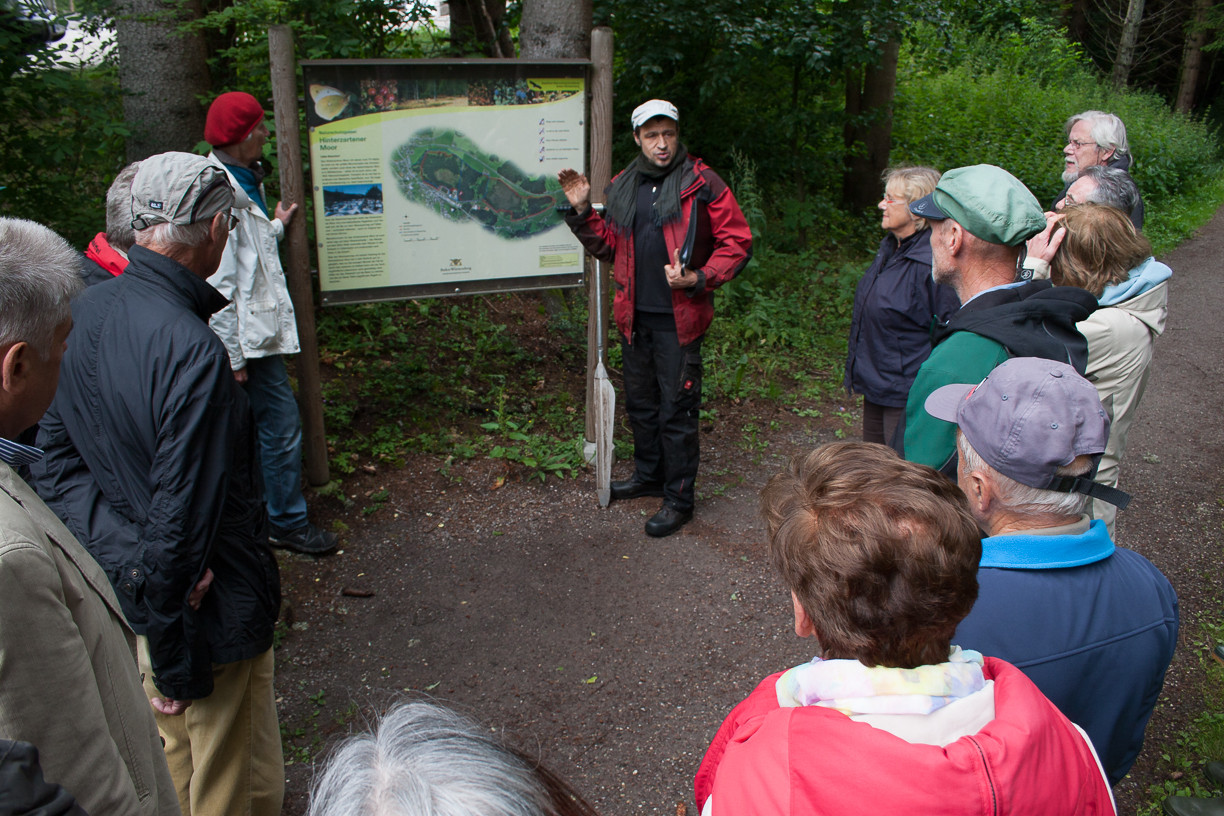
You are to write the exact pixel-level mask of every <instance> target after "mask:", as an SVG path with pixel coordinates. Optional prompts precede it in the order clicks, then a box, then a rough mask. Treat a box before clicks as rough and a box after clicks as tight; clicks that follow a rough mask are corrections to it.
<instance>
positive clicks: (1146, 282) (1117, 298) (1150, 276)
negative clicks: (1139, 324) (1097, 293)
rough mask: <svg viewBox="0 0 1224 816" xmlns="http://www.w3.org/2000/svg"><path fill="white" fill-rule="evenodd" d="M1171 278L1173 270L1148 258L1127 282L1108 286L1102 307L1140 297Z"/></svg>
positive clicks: (1102, 296)
mask: <svg viewBox="0 0 1224 816" xmlns="http://www.w3.org/2000/svg"><path fill="white" fill-rule="evenodd" d="M1171 277H1173V270H1172V269H1170V268H1169V267H1168V266H1166V265H1165V264H1162V263H1161V262H1160V261H1158V260H1156V259H1155V258H1148V259H1147V260H1146V261H1144V262H1143V263H1141V264H1139V265H1138V266H1136V267H1135V268H1134V269H1132V270H1131V271H1130V277H1128V278H1127V279H1126V280H1124V281H1122V282H1121V283H1111V284H1110V285H1109V286H1106V287H1105V291H1104V292H1102V293H1101V297H1100V298H1099V300H1100V302H1101V305H1102V306H1113V305H1114V304H1117V303H1121V302H1122V301H1124V300H1130V299H1131V298H1135V297H1139V296H1140V295H1142V294H1143V293H1144V292H1147V291H1149V290H1151V289H1155V288H1156V287H1157V286H1159V285H1160V284H1162V283H1164V282H1165V281H1167V280H1168V279H1169V278H1171Z"/></svg>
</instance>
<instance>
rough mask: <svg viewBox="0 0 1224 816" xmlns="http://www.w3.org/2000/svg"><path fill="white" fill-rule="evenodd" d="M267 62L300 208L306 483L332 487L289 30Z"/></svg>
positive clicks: (283, 178)
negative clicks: (324, 421)
mask: <svg viewBox="0 0 1224 816" xmlns="http://www.w3.org/2000/svg"><path fill="white" fill-rule="evenodd" d="M268 60H269V62H270V67H271V72H272V109H273V112H274V114H275V116H276V148H277V156H278V158H279V159H280V183H281V199H282V200H283V201H284V202H285V203H286V204H297V205H298V212H297V216H296V217H295V218H294V219H293V220H292V221H290V222H289V226H288V227H287V228H286V230H285V239H284V244H285V276H286V277H287V278H288V280H289V296H290V297H291V298H292V299H293V310H294V311H295V312H296V313H297V325H298V343H299V345H300V346H301V349H302V350H301V352H300V353H299V354H298V356H297V361H296V366H295V367H296V369H297V378H298V404H299V405H300V406H301V410H302V450H303V451H304V452H305V455H306V467H305V473H306V481H308V482H309V483H310V484H312V485H323V484H327V482H328V480H329V479H330V476H329V474H328V471H327V435H326V433H325V432H324V429H323V388H322V383H321V381H320V377H319V340H318V338H317V337H316V336H315V318H314V292H313V290H312V288H311V285H310V248H309V246H308V245H307V239H306V195H305V185H304V184H303V177H302V139H301V128H300V126H299V125H298V94H297V70H296V63H295V60H294V55H293V32H292V31H291V30H290V28H289V26H287V25H276V26H272V27H270V28H269V29H268Z"/></svg>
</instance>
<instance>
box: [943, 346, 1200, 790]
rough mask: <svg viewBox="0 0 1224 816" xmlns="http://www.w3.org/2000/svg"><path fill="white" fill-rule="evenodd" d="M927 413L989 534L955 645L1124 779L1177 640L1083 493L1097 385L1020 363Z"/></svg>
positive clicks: (948, 396)
mask: <svg viewBox="0 0 1224 816" xmlns="http://www.w3.org/2000/svg"><path fill="white" fill-rule="evenodd" d="M926 410H928V411H929V412H931V414H932V415H934V416H937V417H939V418H940V419H943V420H946V421H948V422H955V423H956V425H957V427H958V433H957V446H958V450H959V454H960V459H959V466H958V480H957V481H958V483H959V484H960V487H961V489H962V490H963V491H964V492H965V495H966V496H967V497H968V498H969V507H970V510H972V511H973V514H974V516H975V517H976V518H977V520H978V523H979V524H980V525H981V527H982V529H983V530H984V531H985V532H986V537H985V538H983V539H982V565H981V569H979V570H978V584H979V586H980V591H979V593H978V599H977V602H976V603H975V604H974V606H973V609H972V610H971V611H970V612H969V615H968V616H966V617H965V619H964V620H962V621H961V623H960V626H959V627H958V628H957V630H956V635H955V637H954V638H953V641H954V642H956V643H958V644H960V645H961V646H962V647H963V648H966V649H975V650H977V651H979V652H981V653H983V654H988V655H992V656H994V657H999V658H1002V659H1003V660H1006V661H1007V662H1009V663H1011V664H1013V665H1015V666H1016V667H1017V668H1019V669H1020V670H1021V671H1023V672H1024V673H1025V674H1027V675H1028V676H1029V678H1030V679H1032V681H1033V682H1034V683H1036V684H1037V687H1038V688H1040V689H1041V691H1042V692H1043V693H1044V694H1045V695H1046V696H1047V697H1049V698H1050V700H1051V701H1052V702H1053V703H1054V704H1055V705H1057V706H1058V707H1059V709H1061V710H1062V712H1063V713H1064V714H1066V715H1067V717H1068V718H1069V719H1070V720H1071V721H1072V722H1075V723H1077V724H1078V725H1080V726H1081V727H1082V728H1083V729H1084V730H1085V731H1087V733H1088V736H1089V737H1090V738H1091V739H1092V743H1093V745H1094V746H1095V747H1096V750H1097V753H1098V755H1099V756H1100V758H1101V762H1102V764H1103V765H1104V766H1105V771H1106V773H1107V774H1108V775H1109V780H1110V782H1111V784H1117V783H1118V781H1119V780H1121V779H1122V777H1124V776H1125V775H1126V772H1127V771H1128V770H1129V769H1130V767H1131V765H1132V764H1133V763H1134V761H1135V757H1136V756H1137V755H1138V754H1139V749H1140V748H1142V747H1143V731H1144V728H1145V727H1146V725H1147V721H1148V718H1149V717H1150V716H1151V714H1152V708H1153V707H1154V706H1155V705H1156V698H1157V697H1158V696H1159V695H1160V689H1161V687H1162V685H1163V684H1164V675H1165V670H1166V669H1167V668H1168V666H1169V661H1170V660H1172V658H1173V648H1174V646H1175V645H1176V643H1177V630H1178V614H1177V595H1176V594H1175V593H1174V591H1173V587H1172V586H1171V585H1170V584H1169V581H1168V579H1166V578H1165V577H1164V575H1162V574H1161V572H1160V570H1158V569H1156V567H1155V566H1153V565H1152V564H1151V562H1149V561H1148V560H1147V559H1146V558H1144V557H1143V556H1142V555H1139V554H1138V553H1136V552H1132V551H1131V550H1126V549H1123V548H1121V547H1115V546H1114V543H1113V542H1112V541H1111V540H1110V538H1109V533H1108V531H1107V530H1106V529H1105V525H1104V523H1103V522H1101V521H1099V520H1097V521H1090V520H1089V518H1088V516H1087V515H1086V514H1085V509H1086V507H1087V504H1088V500H1089V498H1090V497H1096V498H1100V499H1103V500H1106V501H1112V502H1115V503H1118V504H1120V505H1124V504H1125V502H1126V501H1127V500H1128V497H1127V496H1126V495H1125V494H1124V493H1121V492H1120V491H1118V490H1116V489H1114V488H1111V487H1107V486H1105V485H1101V484H1098V483H1096V482H1094V481H1093V476H1094V475H1095V473H1096V468H1097V465H1098V463H1099V462H1100V458H1101V453H1102V452H1104V450H1105V443H1106V439H1107V437H1108V434H1109V417H1108V416H1107V415H1106V413H1105V408H1104V406H1102V405H1101V401H1100V399H1099V397H1098V396H1097V390H1096V386H1094V385H1093V384H1092V383H1090V382H1088V380H1086V379H1084V378H1083V377H1081V376H1080V375H1079V374H1078V373H1077V372H1076V371H1075V370H1074V369H1073V368H1071V367H1070V366H1068V365H1065V364H1063V363H1059V362H1055V361H1052V360H1042V359H1035V358H1015V359H1012V360H1008V361H1007V362H1005V363H1003V364H1002V365H1000V366H999V367H998V368H996V369H995V370H994V371H992V372H991V373H990V376H988V377H987V378H986V379H985V380H983V381H982V382H981V383H974V384H959V385H947V386H944V387H943V388H940V389H939V390H937V391H935V392H934V393H933V394H931V395H930V397H928V398H927V400H926Z"/></svg>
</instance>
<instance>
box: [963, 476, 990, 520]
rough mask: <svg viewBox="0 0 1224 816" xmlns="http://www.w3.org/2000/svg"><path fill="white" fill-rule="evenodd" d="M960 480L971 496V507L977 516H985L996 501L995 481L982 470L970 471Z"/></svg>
mask: <svg viewBox="0 0 1224 816" xmlns="http://www.w3.org/2000/svg"><path fill="white" fill-rule="evenodd" d="M959 481H960V482H961V484H960V488H961V490H963V491H964V493H965V495H966V496H968V497H969V509H971V510H972V511H973V514H974V515H975V516H979V517H984V516H985V515H986V512H987V511H988V510H989V509H990V505H991V504H993V503H994V494H995V487H994V483H993V482H992V481H990V479H988V478H987V477H986V475H985V474H983V473H982V472H981V471H980V470H971V471H969V472H968V473H966V474H965V477H964V479H961V480H959Z"/></svg>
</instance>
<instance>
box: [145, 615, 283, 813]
mask: <svg viewBox="0 0 1224 816" xmlns="http://www.w3.org/2000/svg"><path fill="white" fill-rule="evenodd" d="M138 651H139V657H140V673H141V676H142V677H143V678H144V690H145V694H146V695H147V696H148V697H150V698H152V697H162V696H164V695H163V694H162V693H161V692H159V691H158V690H157V688H156V687H155V686H154V685H153V671H152V668H151V664H150V661H149V641H148V640H147V639H146V638H144V637H141V638H139V649H138ZM272 675H273V662H272V650H271V649H268V651H266V652H264V653H263V654H261V655H258V656H257V657H253V658H251V659H250V660H240V661H238V662H237V663H226V664H224V665H214V666H213V693H212V694H210V695H209V696H208V697H205V698H204V699H203V700H195V701H193V702H192V704H191V705H190V706H189V707H188V708H187V710H186V711H185V712H183V714H181V715H179V716H177V717H168V716H166V715H164V714H159V713H157V712H156V711H154V716H155V718H156V719H157V730H158V731H160V732H161V735H162V739H163V740H165V744H166V762H167V763H168V764H169V765H170V776H171V777H172V778H173V779H174V787H175V790H176V791H177V792H178V799H179V805H180V807H182V809H183V816H279V814H280V812H281V804H282V802H283V801H284V798H285V760H284V755H283V754H282V753H281V738H280V726H279V724H278V723H277V719H276V697H275V694H274V692H273V690H272Z"/></svg>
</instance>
